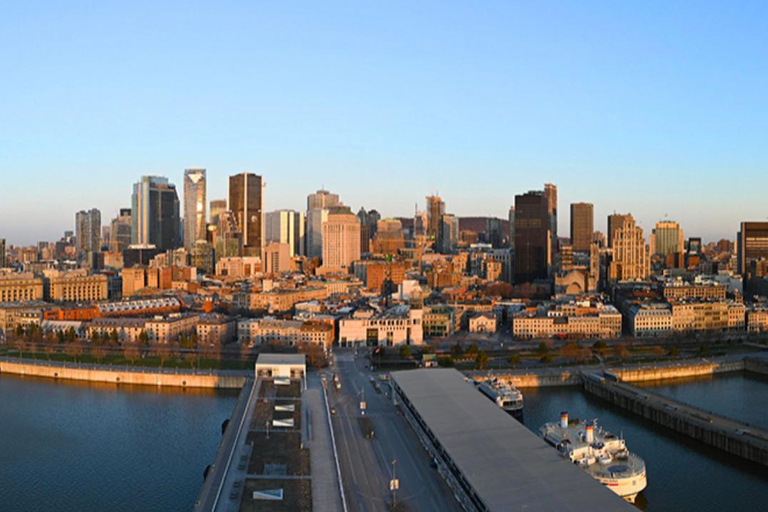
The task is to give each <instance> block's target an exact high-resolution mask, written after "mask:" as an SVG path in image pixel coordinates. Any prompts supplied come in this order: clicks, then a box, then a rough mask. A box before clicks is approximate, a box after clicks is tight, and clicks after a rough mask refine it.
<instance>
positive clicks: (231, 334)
mask: <svg viewBox="0 0 768 512" xmlns="http://www.w3.org/2000/svg"><path fill="white" fill-rule="evenodd" d="M196 329H197V340H198V342H199V343H211V344H214V345H220V344H222V343H228V342H230V341H232V340H234V339H235V337H236V336H237V322H236V321H235V319H234V318H232V317H228V316H225V315H217V314H210V315H203V316H201V317H200V321H199V322H198V323H197V326H196Z"/></svg>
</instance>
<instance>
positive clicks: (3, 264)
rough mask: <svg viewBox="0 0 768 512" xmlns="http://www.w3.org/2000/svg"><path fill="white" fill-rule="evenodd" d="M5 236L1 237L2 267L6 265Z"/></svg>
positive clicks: (0, 263) (0, 254)
mask: <svg viewBox="0 0 768 512" xmlns="http://www.w3.org/2000/svg"><path fill="white" fill-rule="evenodd" d="M5 263H6V260H5V238H0V268H3V267H5Z"/></svg>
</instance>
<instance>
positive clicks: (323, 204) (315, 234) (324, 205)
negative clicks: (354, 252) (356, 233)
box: [306, 190, 359, 258]
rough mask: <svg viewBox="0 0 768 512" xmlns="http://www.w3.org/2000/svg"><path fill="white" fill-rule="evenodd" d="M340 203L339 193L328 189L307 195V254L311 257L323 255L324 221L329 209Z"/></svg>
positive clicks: (326, 218)
mask: <svg viewBox="0 0 768 512" xmlns="http://www.w3.org/2000/svg"><path fill="white" fill-rule="evenodd" d="M340 205H341V202H340V201H339V195H338V194H331V193H330V192H329V191H327V190H318V191H317V192H315V193H314V194H309V195H308V196H307V230H306V231H307V250H306V254H307V256H309V257H310V258H322V257H323V223H324V222H326V221H327V220H328V209H329V208H335V207H337V206H340ZM358 243H359V241H358Z"/></svg>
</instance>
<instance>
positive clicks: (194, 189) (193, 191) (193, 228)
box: [184, 169, 207, 251]
mask: <svg viewBox="0 0 768 512" xmlns="http://www.w3.org/2000/svg"><path fill="white" fill-rule="evenodd" d="M205 188H206V177H205V169H185V170H184V248H185V249H187V250H188V251H189V250H190V249H192V247H194V246H195V242H197V241H198V240H205V233H206V221H207V219H206V215H205V208H206V198H205Z"/></svg>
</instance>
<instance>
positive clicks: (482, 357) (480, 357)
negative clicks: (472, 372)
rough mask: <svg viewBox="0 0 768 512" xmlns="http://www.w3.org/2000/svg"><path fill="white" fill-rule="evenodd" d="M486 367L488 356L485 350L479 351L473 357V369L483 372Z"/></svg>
mask: <svg viewBox="0 0 768 512" xmlns="http://www.w3.org/2000/svg"><path fill="white" fill-rule="evenodd" d="M486 366H488V354H486V353H485V350H480V351H479V352H478V353H477V356H476V357H475V368H477V369H478V370H484V369H485V367H486Z"/></svg>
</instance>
